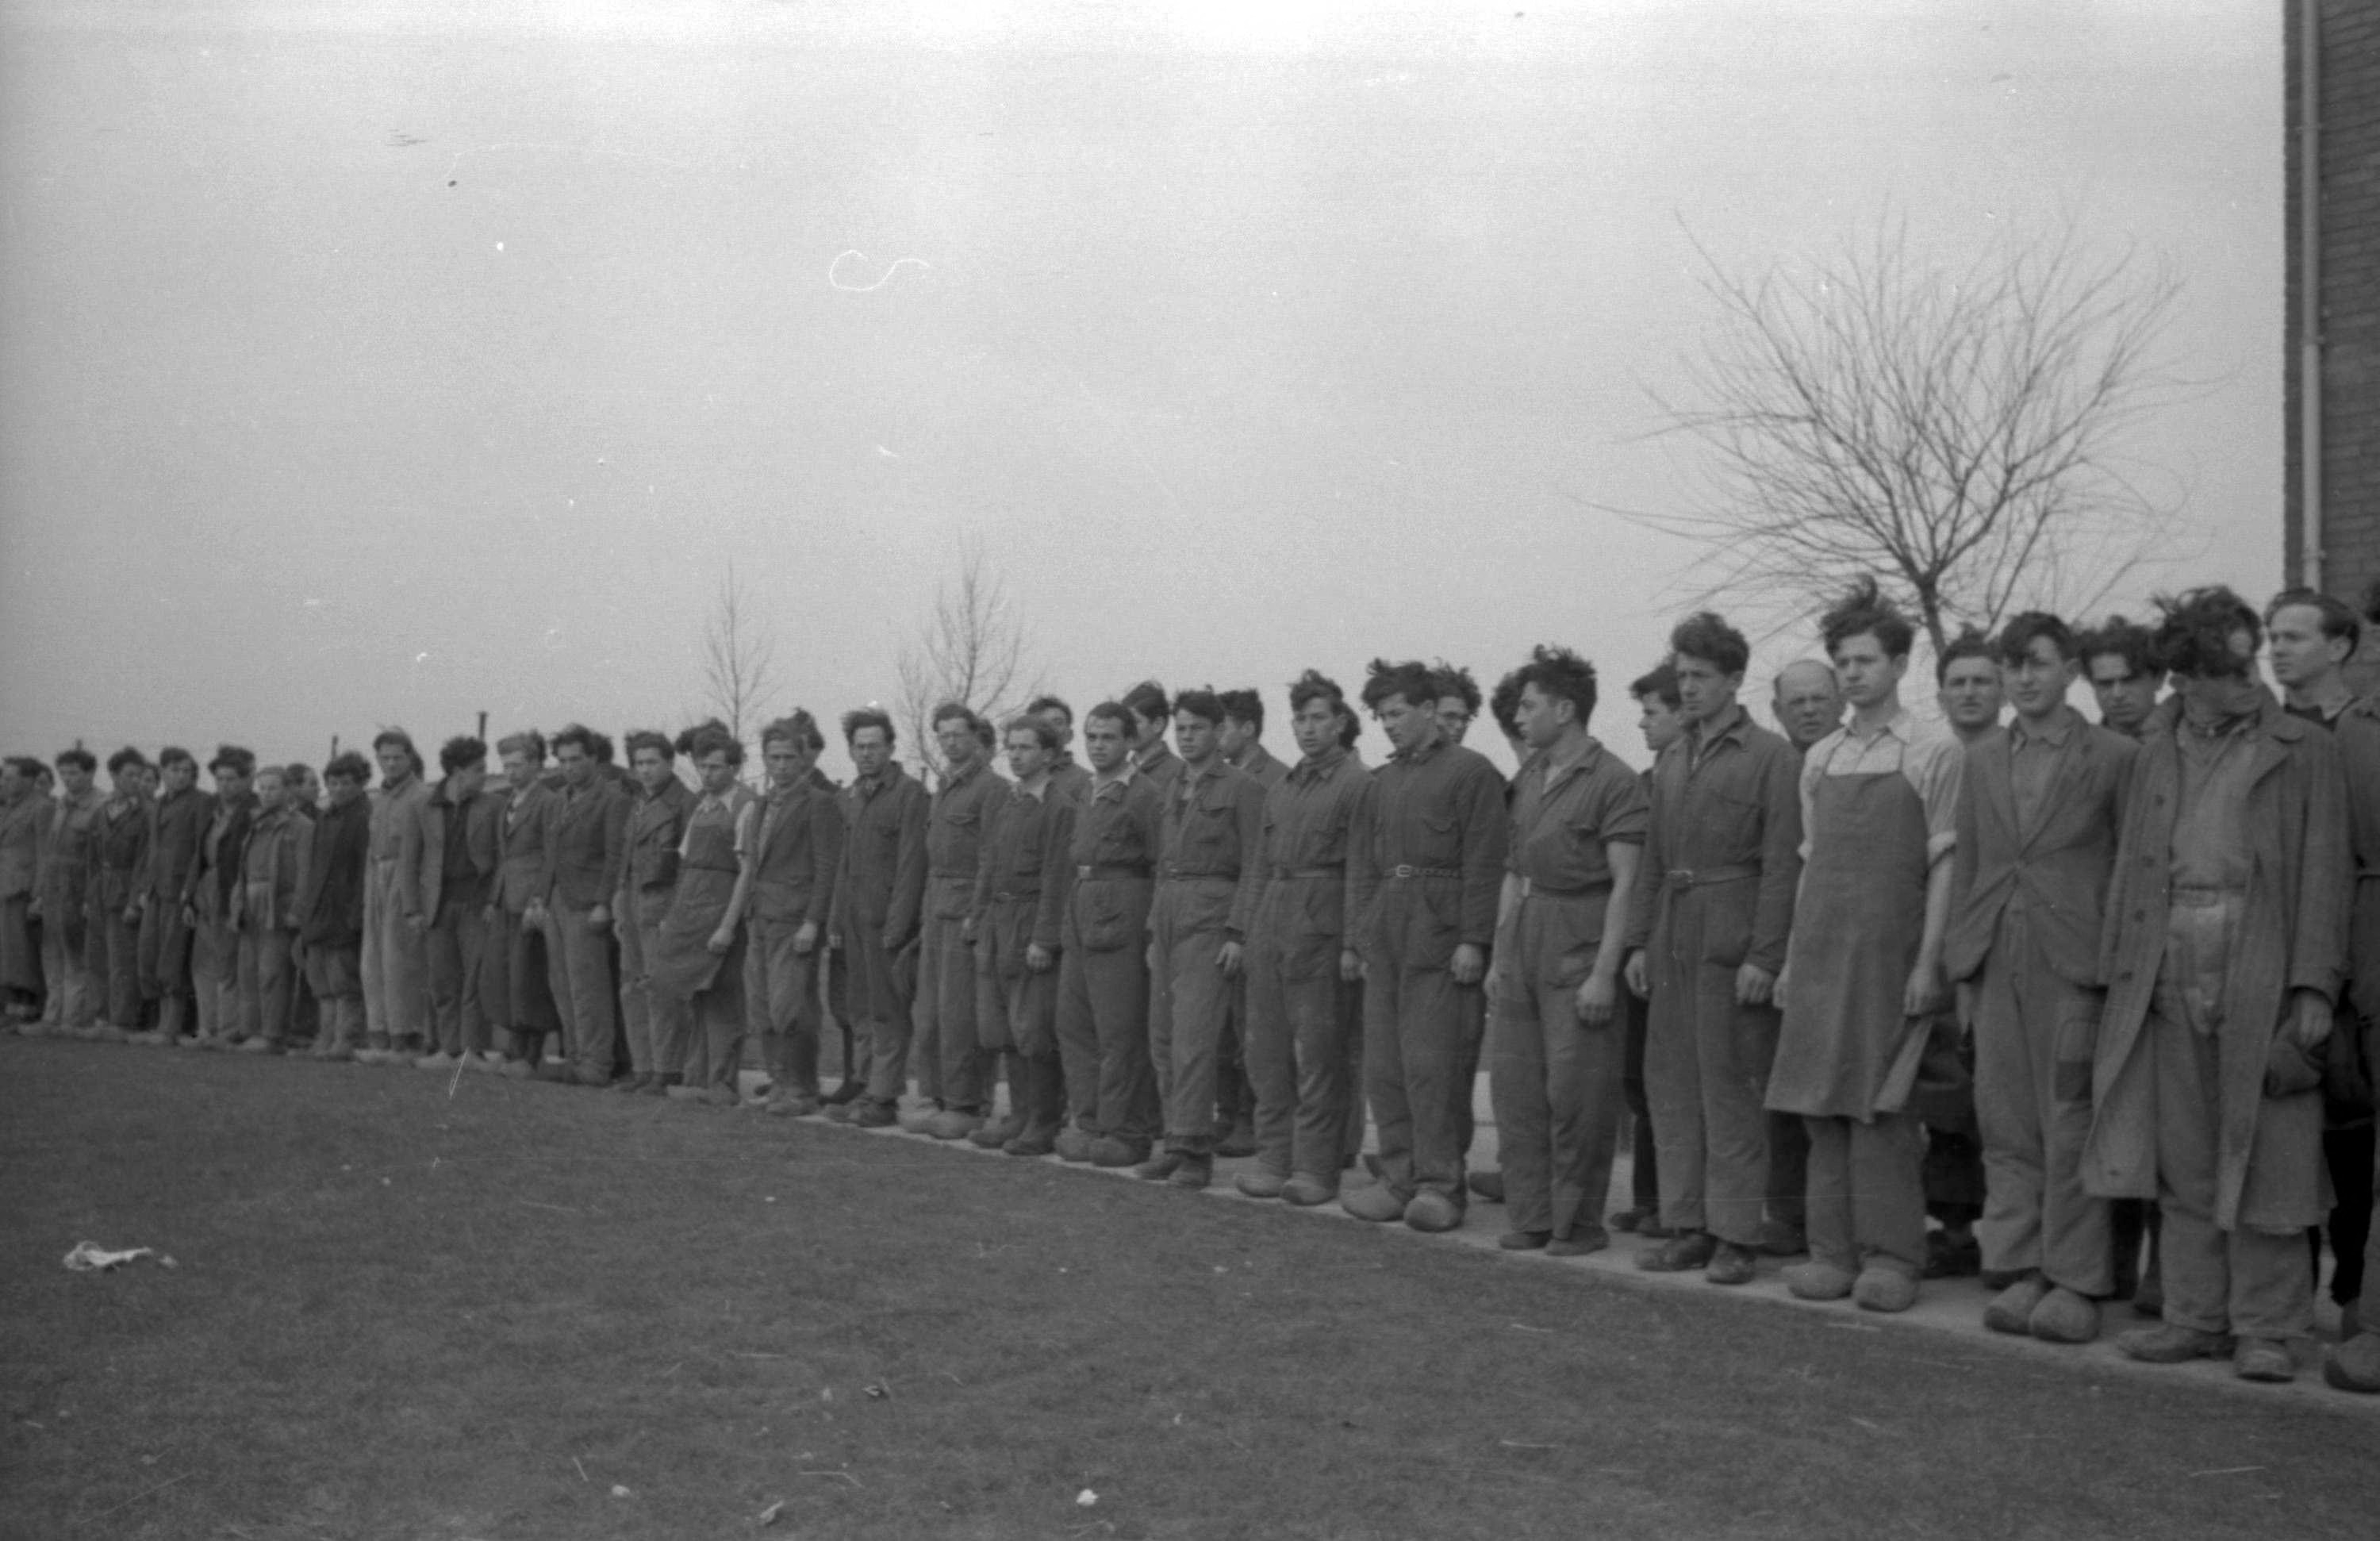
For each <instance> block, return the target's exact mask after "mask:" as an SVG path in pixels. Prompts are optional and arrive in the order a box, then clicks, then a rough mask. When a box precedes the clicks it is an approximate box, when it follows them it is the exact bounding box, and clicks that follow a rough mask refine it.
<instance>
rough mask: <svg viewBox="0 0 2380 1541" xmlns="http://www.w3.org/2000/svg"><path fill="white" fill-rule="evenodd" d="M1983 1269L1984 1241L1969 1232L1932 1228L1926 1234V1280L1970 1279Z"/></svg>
mask: <svg viewBox="0 0 2380 1541" xmlns="http://www.w3.org/2000/svg"><path fill="white" fill-rule="evenodd" d="M1983 1271H1984V1248H1983V1244H1982V1243H1980V1242H1978V1241H1976V1240H1975V1238H1974V1233H1973V1232H1969V1233H1967V1234H1966V1235H1964V1236H1954V1235H1952V1234H1951V1233H1950V1232H1948V1231H1935V1232H1928V1233H1927V1235H1926V1237H1925V1277H1926V1278H1928V1279H1973V1277H1974V1276H1975V1275H1977V1274H1979V1273H1981V1272H1983Z"/></svg>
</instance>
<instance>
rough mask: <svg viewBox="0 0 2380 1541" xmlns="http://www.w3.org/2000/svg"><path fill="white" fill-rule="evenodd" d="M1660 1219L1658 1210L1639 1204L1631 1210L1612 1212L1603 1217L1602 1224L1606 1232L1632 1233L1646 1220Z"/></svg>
mask: <svg viewBox="0 0 2380 1541" xmlns="http://www.w3.org/2000/svg"><path fill="white" fill-rule="evenodd" d="M1660 1218H1661V1212H1660V1211H1659V1210H1658V1209H1656V1208H1654V1207H1652V1206H1651V1205H1649V1204H1640V1205H1637V1206H1635V1207H1633V1208H1627V1209H1615V1210H1613V1211H1612V1212H1611V1213H1610V1214H1608V1215H1606V1216H1604V1217H1603V1223H1604V1226H1605V1228H1606V1229H1607V1230H1611V1231H1629V1232H1633V1231H1634V1230H1635V1229H1636V1228H1637V1227H1638V1226H1640V1225H1643V1224H1644V1223H1645V1221H1646V1220H1658V1219H1660Z"/></svg>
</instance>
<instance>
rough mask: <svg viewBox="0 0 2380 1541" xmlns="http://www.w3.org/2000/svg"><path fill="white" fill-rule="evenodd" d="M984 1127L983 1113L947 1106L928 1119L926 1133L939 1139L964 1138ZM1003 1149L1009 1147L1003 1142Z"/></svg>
mask: <svg viewBox="0 0 2380 1541" xmlns="http://www.w3.org/2000/svg"><path fill="white" fill-rule="evenodd" d="M982 1127H983V1115H982V1114H981V1113H968V1112H961V1111H959V1110H956V1109H953V1108H945V1109H943V1110H941V1112H939V1113H936V1114H935V1115H934V1116H933V1117H932V1118H929V1119H928V1120H927V1121H926V1133H927V1134H929V1135H933V1136H934V1138H936V1139H938V1140H963V1139H965V1138H966V1137H967V1136H968V1135H972V1134H974V1133H975V1132H976V1131H977V1130H978V1129H980V1128H982ZM1006 1148H1007V1147H1006V1146H1005V1145H1004V1144H1003V1145H1002V1149H1006Z"/></svg>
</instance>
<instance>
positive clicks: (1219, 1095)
mask: <svg viewBox="0 0 2380 1541" xmlns="http://www.w3.org/2000/svg"><path fill="white" fill-rule="evenodd" d="M1216 699H1218V700H1220V701H1221V702H1222V703H1223V726H1222V730H1221V732H1220V733H1219V734H1217V735H1216V742H1217V744H1218V746H1220V749H1221V752H1222V756H1223V759H1224V762H1225V763H1227V764H1229V765H1230V766H1231V767H1232V768H1233V770H1235V771H1239V772H1240V773H1241V774H1243V775H1245V776H1250V777H1253V778H1255V780H1256V783H1257V785H1258V786H1260V787H1262V788H1263V789H1264V790H1265V791H1266V792H1267V793H1270V792H1271V791H1272V789H1273V788H1274V787H1276V786H1279V785H1280V784H1281V778H1282V777H1283V776H1286V775H1287V774H1289V767H1288V766H1286V765H1283V764H1282V763H1281V761H1279V760H1277V759H1275V758H1273V757H1272V756H1271V755H1270V754H1269V753H1268V752H1267V751H1266V749H1265V746H1264V720H1265V713H1264V697H1263V696H1262V695H1261V694H1259V693H1258V692H1257V691H1256V690H1255V689H1253V688H1250V689H1245V690H1224V691H1220V692H1218V693H1217V695H1216ZM1247 1025H1248V976H1247V971H1246V970H1245V969H1243V970H1241V972H1240V974H1239V975H1238V977H1235V978H1234V979H1233V981H1232V1009H1231V1011H1230V1013H1228V1014H1227V1015H1225V1017H1224V1018H1223V1036H1222V1037H1221V1038H1220V1040H1219V1041H1218V1042H1217V1043H1216V1046H1215V1154H1216V1155H1218V1156H1253V1155H1255V1154H1256V1153H1257V1130H1256V1106H1257V1105H1256V1089H1255V1087H1254V1086H1251V1085H1250V1084H1249V1080H1248V1057H1247Z"/></svg>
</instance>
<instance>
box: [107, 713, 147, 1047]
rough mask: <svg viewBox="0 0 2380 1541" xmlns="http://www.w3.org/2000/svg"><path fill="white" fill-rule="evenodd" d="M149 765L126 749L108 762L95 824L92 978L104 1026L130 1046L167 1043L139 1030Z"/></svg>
mask: <svg viewBox="0 0 2380 1541" xmlns="http://www.w3.org/2000/svg"><path fill="white" fill-rule="evenodd" d="M147 770H148V763H147V762H146V761H145V760H143V759H142V758H140V750H138V749H135V748H131V747H129V746H127V747H125V748H121V749H118V750H116V751H115V753H114V754H112V755H110V756H108V757H107V785H108V797H107V801H106V802H105V803H103V804H102V805H101V806H100V809H99V813H98V815H97V816H96V817H95V818H94V819H93V820H92V822H91V935H90V946H91V979H92V987H91V988H92V989H94V990H96V991H97V992H98V993H99V995H100V1002H99V1006H100V1020H101V1021H103V1022H104V1023H105V1024H107V1025H109V1026H111V1027H113V1028H115V1030H116V1031H117V1032H119V1033H123V1034H128V1035H130V1037H128V1040H127V1041H138V1042H140V1043H144V1044H154V1043H162V1042H164V1039H163V1038H160V1037H154V1036H152V1035H146V1034H143V1033H142V1032H141V1030H140V894H139V892H138V889H139V884H140V868H141V864H142V863H143V862H144V861H145V860H146V859H147V857H148V854H149V797H148V794H147V792H146V791H145V790H144V786H145V780H144V778H145V773H146V771H147Z"/></svg>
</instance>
